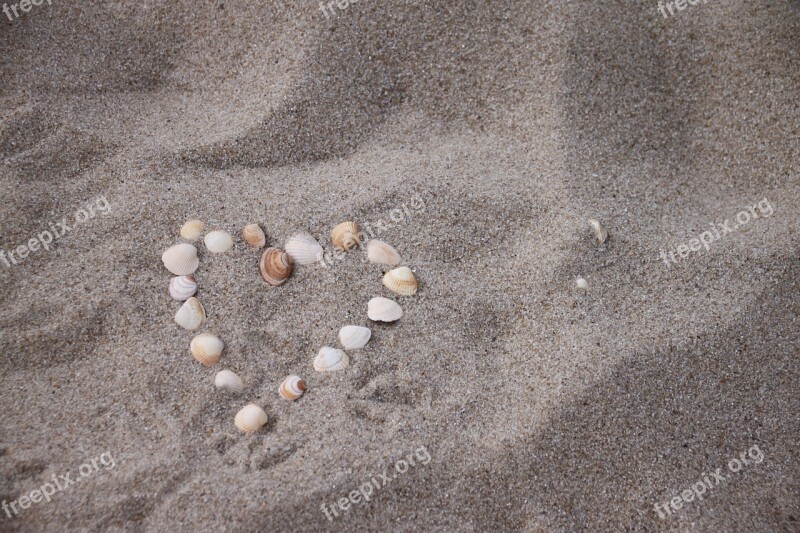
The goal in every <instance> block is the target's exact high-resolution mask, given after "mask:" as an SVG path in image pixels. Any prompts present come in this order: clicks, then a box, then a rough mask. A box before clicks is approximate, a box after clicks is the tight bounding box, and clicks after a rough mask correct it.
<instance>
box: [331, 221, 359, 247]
mask: <svg viewBox="0 0 800 533" xmlns="http://www.w3.org/2000/svg"><path fill="white" fill-rule="evenodd" d="M360 241H361V239H359V231H358V224H356V223H355V222H342V223H341V224H339V225H338V226H336V227H335V228H333V230H332V231H331V242H332V243H333V245H334V246H335V247H336V248H338V249H339V250H345V251H347V250H349V249H350V248H353V247H354V246H358V244H359V242H360Z"/></svg>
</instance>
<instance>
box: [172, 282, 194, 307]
mask: <svg viewBox="0 0 800 533" xmlns="http://www.w3.org/2000/svg"><path fill="white" fill-rule="evenodd" d="M196 292H197V281H196V280H195V279H194V276H176V277H174V278H172V279H171V280H170V282H169V295H170V296H172V298H173V299H174V300H177V301H179V302H185V301H186V300H188V299H189V298H191V297H192V296H194V293H196Z"/></svg>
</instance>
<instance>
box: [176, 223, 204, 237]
mask: <svg viewBox="0 0 800 533" xmlns="http://www.w3.org/2000/svg"><path fill="white" fill-rule="evenodd" d="M203 226H204V225H203V221H202V220H189V221H187V222H186V223H185V224H184V225H183V226H181V237H182V238H184V239H186V240H187V241H189V242H195V241H196V240H197V239H199V238H200V236H201V235H202V234H203Z"/></svg>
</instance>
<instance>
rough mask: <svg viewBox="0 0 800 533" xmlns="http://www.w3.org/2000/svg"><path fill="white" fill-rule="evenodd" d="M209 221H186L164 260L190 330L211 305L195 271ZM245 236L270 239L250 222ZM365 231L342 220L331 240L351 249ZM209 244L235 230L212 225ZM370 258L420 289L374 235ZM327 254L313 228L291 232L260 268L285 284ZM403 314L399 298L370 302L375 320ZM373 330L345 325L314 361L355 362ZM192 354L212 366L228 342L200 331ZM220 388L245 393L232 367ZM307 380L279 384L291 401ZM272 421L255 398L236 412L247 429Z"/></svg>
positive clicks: (273, 282)
mask: <svg viewBox="0 0 800 533" xmlns="http://www.w3.org/2000/svg"><path fill="white" fill-rule="evenodd" d="M204 227H205V225H204V223H203V222H202V221H200V220H190V221H188V222H186V223H185V224H184V225H183V226H182V227H181V230H180V236H181V238H182V239H183V240H184V241H187V242H181V243H179V244H175V245H174V246H171V247H170V248H168V249H167V250H166V251H165V252H164V253H163V254H162V256H161V261H162V262H163V263H164V266H165V267H166V268H167V270H169V271H170V272H172V273H173V274H174V275H175V277H174V278H172V280H170V283H169V294H170V296H171V297H172V298H173V299H174V300H177V301H179V302H183V305H181V307H180V308H179V309H178V311H177V312H176V313H175V322H177V323H178V325H179V326H181V327H182V328H185V329H187V330H189V331H198V330H199V329H201V328H202V327H203V325H204V324H205V319H206V311H205V308H204V307H203V304H201V303H200V300H199V299H198V298H197V297H196V296H195V293H196V292H197V281H196V280H195V277H194V275H193V274H194V273H195V271H196V270H197V267H198V266H199V265H200V259H199V258H198V256H197V248H196V247H195V245H194V244H192V243H194V242H197V241H198V240H200V238H201V237H203V230H204ZM242 238H243V240H244V242H245V243H247V245H249V246H251V247H253V248H256V249H261V248H264V247H265V246H266V245H267V238H266V235H265V234H264V231H263V230H262V229H261V227H260V226H259V225H258V224H250V225H248V226H245V227H244V228H243V229H242ZM361 241H362V233H361V232H360V231H359V227H358V225H357V224H356V223H355V222H342V223H341V224H339V225H337V226H336V227H334V228H333V230H332V231H331V243H332V244H333V246H334V247H335V248H337V249H338V250H342V251H345V252H347V251H350V250H352V249H354V248H356V247H361V245H362V242H361ZM203 243H204V244H205V247H206V250H208V252H209V253H212V254H222V253H225V252H227V251H229V250H230V249H231V248H233V246H234V239H233V236H232V235H231V234H230V233H228V232H226V231H219V230H216V231H211V232H208V233H206V234H205V237H203ZM364 248H365V249H366V253H367V258H368V259H369V260H370V261H372V262H374V263H379V264H381V265H385V266H387V267H391V268H392V269H391V270H389V271H388V272H386V273H385V274H384V276H383V284H384V285H385V286H386V288H387V289H389V290H390V291H392V292H394V293H395V294H397V295H398V296H413V295H414V294H416V292H417V287H418V285H417V279H416V277H415V276H414V273H413V272H412V271H411V269H410V268H408V267H405V266H398V265H399V264H400V262H401V259H400V254H399V253H398V252H397V250H395V249H394V248H393V247H392V246H391V245H389V244H387V243H385V242H383V241H379V240H377V239H370V240H369V241H367V242H366V243H365V244H364ZM322 259H323V249H322V246H320V244H319V243H318V242H317V241H316V239H314V237H312V236H311V235H309V234H308V233H300V234H297V235H294V236H292V237H290V238H289V239H288V240H287V241H286V243H285V245H284V249H283V250H281V249H279V248H273V247H267V248H266V249H264V250H263V252H262V253H261V257H260V258H259V261H258V269H259V272H260V273H261V277H262V278H263V279H264V281H265V282H266V283H267V284H268V285H270V286H272V287H279V286H281V285H283V284H284V283H285V282H286V280H287V279H289V276H291V274H292V270H293V269H294V266H295V265H301V266H305V265H312V264H314V263H316V262H318V261H321V260H322ZM402 316H403V309H402V308H401V307H400V305H399V304H398V303H397V302H395V301H394V300H390V299H388V298H383V297H376V298H373V299H371V300H370V301H369V302H368V304H367V317H368V318H369V319H370V320H372V321H373V322H395V321H397V320H399V319H400V318H401V317H402ZM371 336H372V331H371V330H370V329H369V328H368V327H365V326H356V325H346V326H343V327H342V328H341V329H340V330H339V344H341V346H342V348H343V349H339V348H333V347H331V346H323V347H322V348H321V349H320V350H319V353H318V354H317V356H316V357H315V358H314V361H313V367H314V370H316V371H318V372H334V371H337V370H343V369H345V368H347V367H348V366H349V365H350V357H349V356H348V355H347V351H355V350H359V349H361V348H363V347H364V346H366V344H367V343H368V342H369V340H370V337H371ZM189 350H190V352H191V354H192V356H193V357H194V358H195V360H197V362H199V363H200V364H202V365H204V366H207V367H211V366H214V365H216V364H217V363H219V361H220V359H221V357H222V352H223V351H224V350H225V343H224V342H223V341H222V339H220V338H219V337H217V336H216V335H213V334H211V333H208V332H203V333H199V334H198V335H197V336H195V337H194V338H193V339H192V341H191V343H190V344H189ZM214 385H215V386H216V387H217V389H219V390H221V391H225V392H229V393H234V394H236V393H240V392H242V391H243V390H244V382H243V380H242V378H240V377H239V376H238V375H237V374H236V373H235V372H233V371H231V370H227V369H226V370H220V371H219V372H217V374H216V376H215V377H214ZM307 388H308V385H307V383H306V382H305V381H304V380H303V379H302V378H301V377H300V376H297V375H290V376H287V377H286V378H285V379H284V380H283V381H282V382H281V384H280V385H279V386H278V394H279V395H280V396H281V397H282V398H284V399H286V400H289V401H293V400H297V399H298V398H300V397H301V396H302V395H303V394H304V393H305V392H306V390H307ZM266 423H267V414H266V413H265V412H264V409H263V408H262V407H261V406H259V405H256V404H254V403H250V404H247V405H245V406H244V407H242V409H241V410H239V412H238V413H237V414H236V417H235V418H234V425H235V426H236V427H237V428H238V429H239V430H240V431H243V432H245V433H252V432H255V431H258V430H259V429H261V428H262V427H263V426H264V425H265V424H266Z"/></svg>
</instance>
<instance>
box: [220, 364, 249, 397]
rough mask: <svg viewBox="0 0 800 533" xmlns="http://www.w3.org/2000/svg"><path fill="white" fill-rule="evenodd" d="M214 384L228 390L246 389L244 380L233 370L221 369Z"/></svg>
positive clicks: (240, 390) (237, 391)
mask: <svg viewBox="0 0 800 533" xmlns="http://www.w3.org/2000/svg"><path fill="white" fill-rule="evenodd" d="M214 386H215V387H216V388H218V389H220V390H224V391H226V392H232V393H239V392H242V391H243V390H244V382H243V381H242V378H240V377H239V376H238V375H237V374H236V373H235V372H233V371H231V370H220V371H219V372H217V375H216V376H214Z"/></svg>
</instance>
